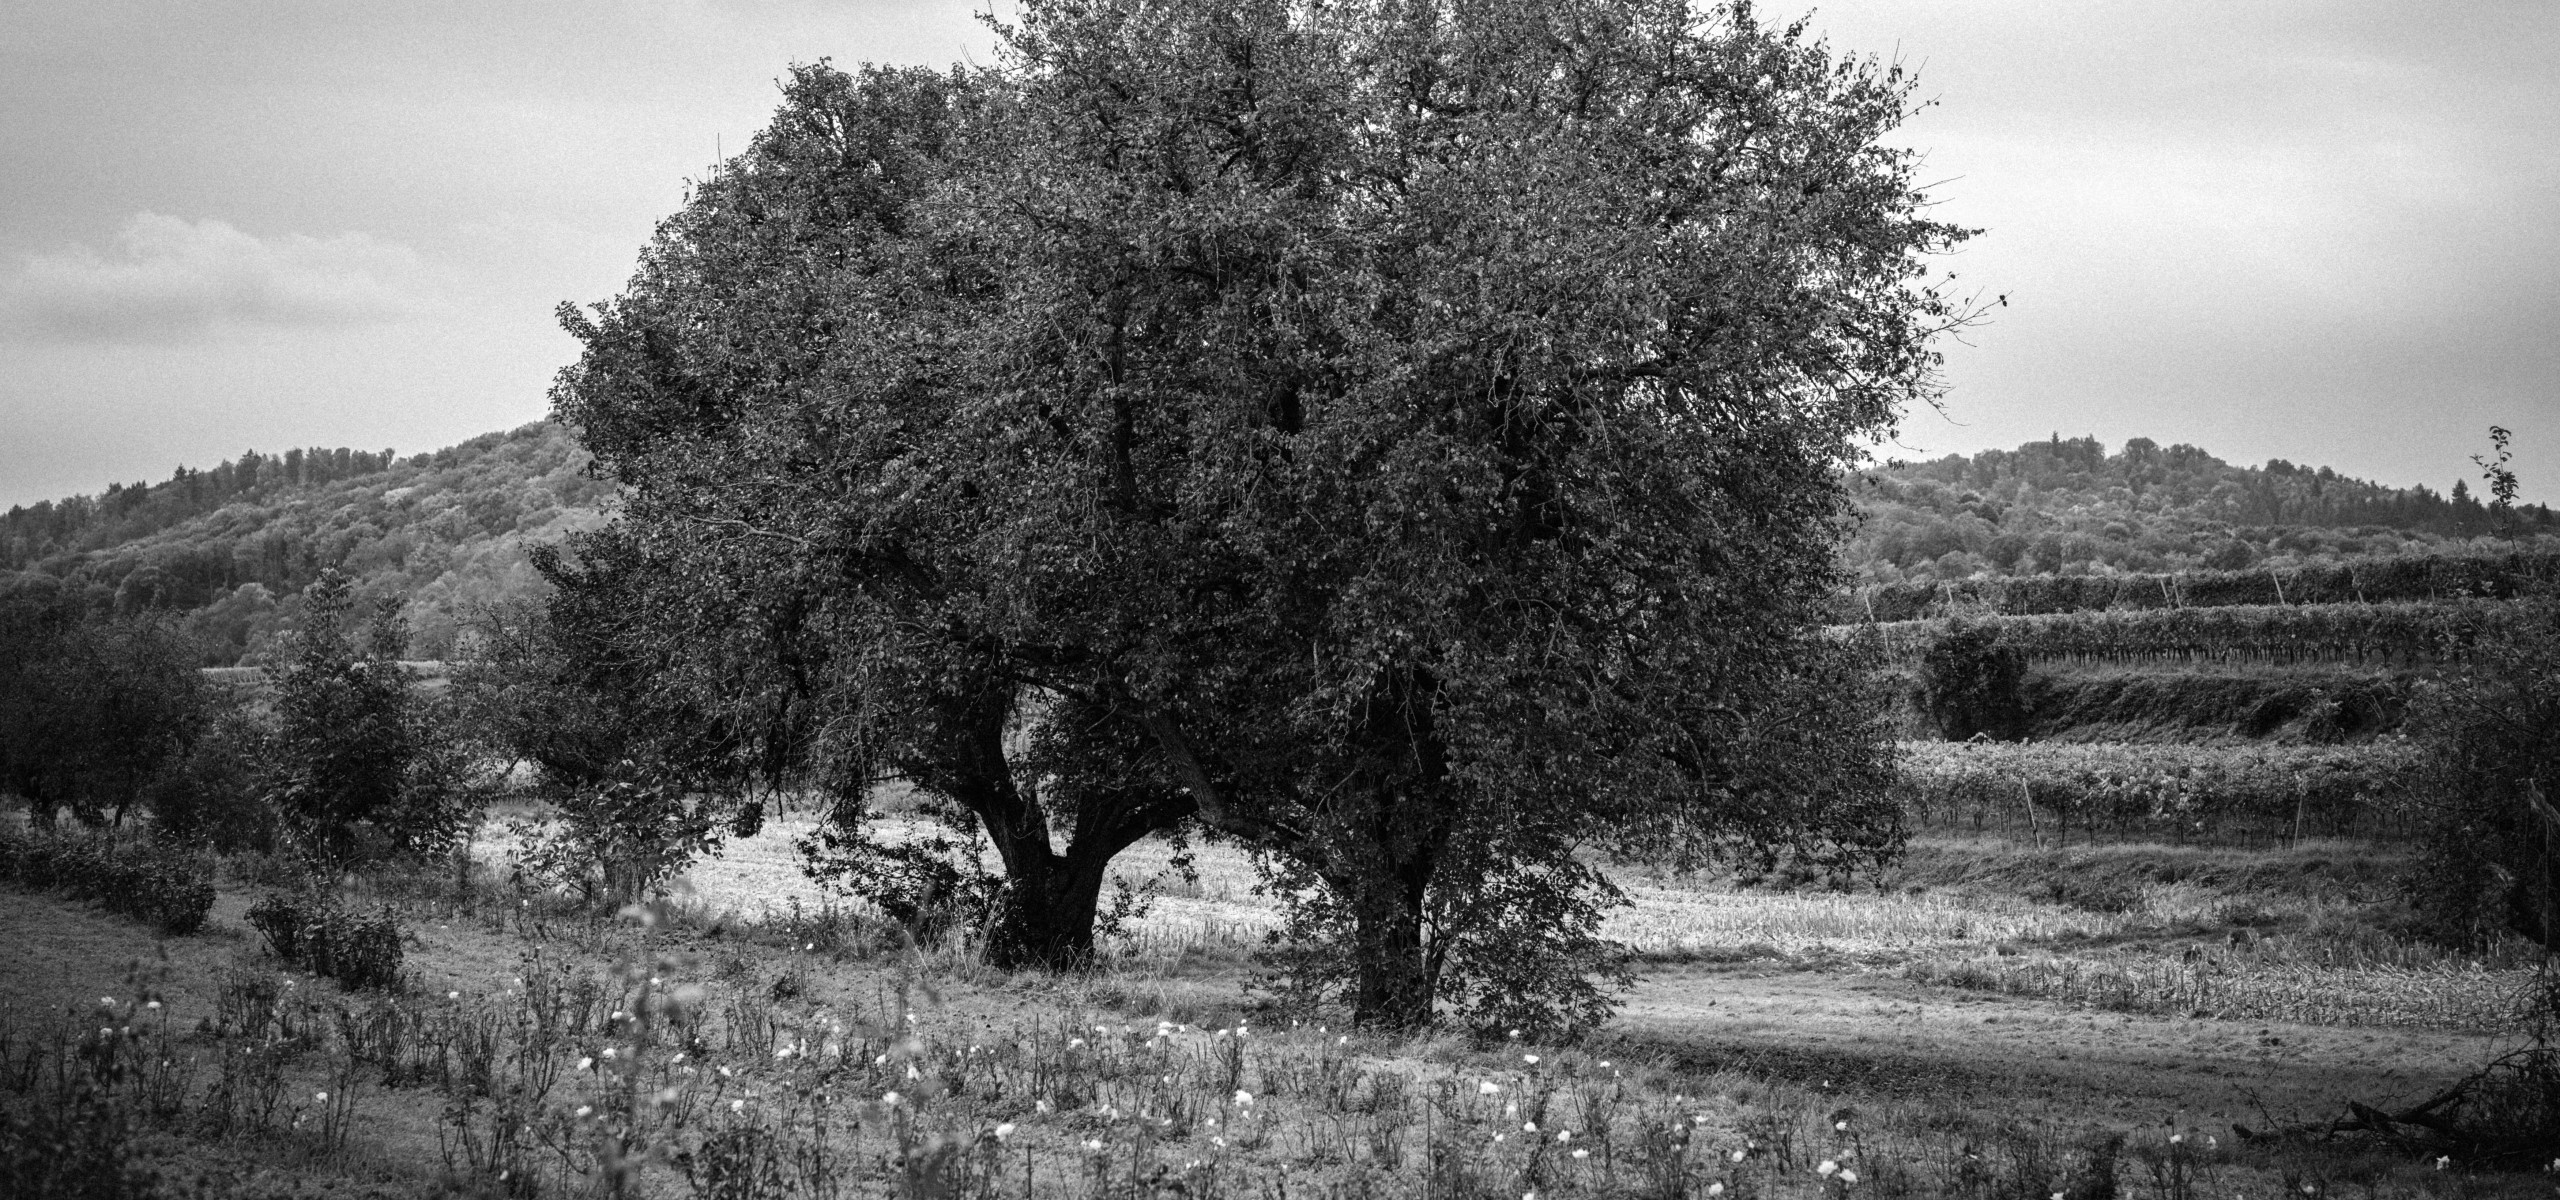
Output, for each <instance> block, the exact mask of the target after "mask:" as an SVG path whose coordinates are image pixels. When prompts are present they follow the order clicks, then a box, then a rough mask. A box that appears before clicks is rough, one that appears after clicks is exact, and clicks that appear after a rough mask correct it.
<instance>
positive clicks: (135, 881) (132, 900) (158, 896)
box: [0, 833, 213, 934]
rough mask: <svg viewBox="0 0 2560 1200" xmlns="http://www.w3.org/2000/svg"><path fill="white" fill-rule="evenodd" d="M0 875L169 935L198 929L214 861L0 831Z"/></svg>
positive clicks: (208, 901) (209, 901)
mask: <svg viewBox="0 0 2560 1200" xmlns="http://www.w3.org/2000/svg"><path fill="white" fill-rule="evenodd" d="M0 878H5V879H8V880H10V881H11V882H14V883H16V884H18V885H20V886H22V887H28V888H39V889H57V888H58V889H60V890H62V891H65V892H69V893H70V894H72V895H74V896H78V897H80V898H82V899H85V900H95V901H98V902H99V903H101V904H104V905H106V906H107V908H108V910H109V911H112V912H116V913H120V914H123V915H124V916H128V917H132V918H134V919H135V920H139V921H149V922H152V923H154V924H156V925H158V926H159V927H160V928H161V929H162V930H164V931H166V932H168V933H172V934H189V933H194V932H195V931H196V930H198V929H201V928H203V927H204V918H205V914H206V913H207V912H209V911H211V910H212V908H213V864H212V862H211V861H210V860H209V859H207V858H206V857H205V856H204V855H202V854H198V853H193V852H189V851H182V850H173V849H168V848H164V847H157V846H144V845H137V844H123V845H118V844H116V843H114V842H109V841H105V840H99V839H87V838H67V837H54V836H49V835H46V834H41V833H0Z"/></svg>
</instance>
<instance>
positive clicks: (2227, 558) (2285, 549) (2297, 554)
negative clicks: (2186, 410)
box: [1845, 438, 2560, 583]
mask: <svg viewBox="0 0 2560 1200" xmlns="http://www.w3.org/2000/svg"><path fill="white" fill-rule="evenodd" d="M1858 501H1859V507H1860V509H1861V510H1862V513H1863V517H1864V519H1863V520H1862V521H1861V522H1860V524H1859V528H1858V532H1857V534H1856V535H1855V536H1854V537H1853V538H1852V539H1851V540H1850V543H1849V546H1848V549H1847V551H1846V554H1845V560H1846V564H1847V566H1848V567H1849V569H1850V571H1851V573H1852V575H1853V578H1854V581H1855V582H1860V583H1898V582H1904V581H1917V582H1940V581H1946V580H1956V579H1968V578H1975V577H1979V576H1985V575H1989V576H2006V575H2041V574H2082V573H2109V572H2175V571H2186V570H2196V569H2199V568H2202V569H2214V570H2225V571H2229V570H2239V569H2243V568H2250V567H2259V566H2279V567H2289V566H2300V565H2304V564H2308V563H2312V562H2318V561H2325V560H2330V559H2338V558H2350V557H2358V556H2370V555H2398V554H2408V553H2412V552H2419V553H2443V552H2448V551H2458V550H2462V549H2469V548H2477V549H2482V550H2488V549H2492V548H2494V549H2496V550H2499V551H2506V550H2510V549H2530V548H2534V547H2536V546H2539V547H2540V548H2542V549H2546V550H2548V549H2551V548H2553V547H2554V545H2555V544H2560V516H2555V514H2554V513H2553V512H2552V511H2551V509H2550V508H2549V507H2548V506H2544V505H2528V506H2521V507H2518V508H2515V509H2513V510H2510V511H2508V512H2505V513H2500V512H2497V511H2495V510H2493V509H2492V508H2490V506H2488V505H2487V504H2484V503H2483V502H2481V501H2480V500H2478V499H2476V498H2474V497H2473V496H2472V494H2471V486H2470V485H2469V484H2468V483H2467V482H2456V483H2455V484H2454V485H2453V490H2452V491H2451V493H2449V494H2445V493H2438V492H2436V491H2434V490H2433V489H2430V488H2427V487H2423V486H2421V487H2415V488H2405V489H2404V488H2389V487H2383V486H2381V485H2378V484H2373V483H2367V482H2365V481H2363V480H2360V479H2352V478H2348V477H2346V476H2343V475H2340V474H2338V473H2336V472H2335V471H2332V470H2330V469H2329V468H2327V467H2320V468H2317V469H2314V468H2311V467H2301V466H2295V465H2294V464H2292V463H2289V462H2286V461H2284V460H2283V459H2276V460H2274V461H2272V462H2269V463H2268V464H2267V465H2265V466H2263V467H2237V466H2233V465H2231V464H2229V463H2225V462H2223V461H2222V460H2221V459H2218V458H2215V457H2213V456H2212V455H2210V454H2207V453H2205V452H2204V451H2203V450H2200V449H2198V448H2196V447H2194V446H2184V445H2180V446H2169V447H2166V448H2163V447H2162V446H2160V445H2159V444H2158V443H2156V442H2153V441H2151V440H2149V439H2147V438H2135V439H2133V440H2132V441H2130V442H2127V443H2125V445H2124V447H2123V449H2121V450H2119V451H2118V452H2116V453H2114V454H2109V453H2107V451H2106V447H2105V446H2104V445H2102V444H2100V443H2099V442H2098V441H2097V440H2096V439H2095V438H2069V439H2064V438H2055V439H2053V440H2050V441H2044V442H2029V443H2027V444H2026V445H2024V446H2020V447H2018V448H2017V449H2016V450H1987V451H1984V452H1983V453H1980V454H1976V455H1973V456H1971V457H1969V458H1968V457H1965V456H1961V455H1950V456H1948V457H1946V458H1942V459H1937V460H1935V461H1931V462H1924V463H1899V464H1893V465H1890V466H1886V467H1879V468H1876V469H1874V470H1870V471H1867V472H1864V473H1863V475H1862V477H1861V478H1860V480H1859V483H1858ZM2510 539H2514V543H2515V544H2512V545H2511V543H2510ZM2474 543H2479V544H2478V545H2477V546H2476V547H2475V546H2474Z"/></svg>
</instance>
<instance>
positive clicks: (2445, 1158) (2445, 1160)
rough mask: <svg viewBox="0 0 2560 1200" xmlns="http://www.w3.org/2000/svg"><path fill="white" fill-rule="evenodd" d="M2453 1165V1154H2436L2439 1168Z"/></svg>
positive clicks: (2437, 1167)
mask: <svg viewBox="0 0 2560 1200" xmlns="http://www.w3.org/2000/svg"><path fill="white" fill-rule="evenodd" d="M2452 1165H2453V1156H2452V1155H2450V1154H2439V1155H2437V1156H2436V1169H2437V1170H2439V1171H2441V1170H2443V1169H2445V1168H2446V1167H2450V1166H2452Z"/></svg>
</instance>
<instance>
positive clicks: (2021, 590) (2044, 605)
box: [1833, 554, 2560, 623]
mask: <svg viewBox="0 0 2560 1200" xmlns="http://www.w3.org/2000/svg"><path fill="white" fill-rule="evenodd" d="M2554 579H2560V554H2510V555H2479V554H2411V555H2400V556H2392V557H2380V558H2359V559H2347V560H2344V561H2340V562H2330V563H2318V564H2314V565H2311V566H2305V567H2286V568H2273V567H2269V568H2259V569H2253V570H2246V571H2184V572H2179V573H2177V574H2171V575H2024V576H2018V577H2015V578H2008V579H1967V580H1961V581H1953V582H1947V583H1888V584H1877V585H1875V586H1872V587H1865V588H1859V589H1857V590H1855V591H1852V592H1849V593H1847V594H1845V595H1843V596H1842V597H1840V598H1839V599H1838V600H1837V601H1836V602H1835V603H1834V607H1833V613H1834V619H1835V620H1838V621H1841V622H1844V623H1845V622H1859V623H1866V622H1891V621H1911V620H1919V619H1922V618H1928V617H1943V616H1948V615H1950V614H1954V613H1988V614H1992V615H1998V616H2012V617H2022V616H2034V615H2038V614H2043V613H2074V612H2090V611H2095V610H2099V609H2127V608H2132V609H2178V608H2227V607H2232V606H2238V605H2271V604H2272V605H2291V604H2390V603H2414V602H2425V601H2439V600H2460V599H2489V600H2506V599H2513V598H2514V597H2516V596H2517V595H2519V594H2521V593H2523V592H2524V591H2526V590H2527V589H2529V588H2531V587H2532V586H2533V585H2534V584H2535V583H2537V582H2548V581H2551V580H2554Z"/></svg>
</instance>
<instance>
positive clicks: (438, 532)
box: [0, 422, 612, 666]
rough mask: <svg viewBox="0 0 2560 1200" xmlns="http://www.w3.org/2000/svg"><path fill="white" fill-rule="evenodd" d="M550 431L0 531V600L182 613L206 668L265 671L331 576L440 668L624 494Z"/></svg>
mask: <svg viewBox="0 0 2560 1200" xmlns="http://www.w3.org/2000/svg"><path fill="white" fill-rule="evenodd" d="M586 464H587V455H586V452H585V451H584V450H582V449H580V448H579V446H578V444H577V441H576V439H575V438H573V437H571V436H570V434H569V432H568V431H567V430H565V429H563V428H561V427H559V426H557V425H553V424H551V423H549V422H539V423H536V424H532V425H526V426H524V427H522V428H519V429H515V430H511V431H508V432H505V433H490V434H484V435H482V436H480V437H476V438H473V439H471V440H470V441H467V442H464V443H462V444H461V445H458V446H452V447H448V448H446V449H443V450H438V451H436V452H434V453H432V454H419V455H415V456H412V457H409V458H405V459H404V458H398V457H396V456H394V455H393V454H392V453H391V452H390V451H383V452H381V453H379V454H371V453H365V452H361V451H348V450H321V449H314V450H307V451H294V452H290V453H287V454H284V455H261V454H257V453H255V452H252V453H248V454H243V455H241V456H240V457H239V458H237V459H234V460H231V461H228V462H224V463H222V464H221V465H219V466H217V467H214V468H212V469H210V470H202V471H197V470H186V469H181V470H179V471H178V472H177V473H176V474H175V475H173V476H172V477H171V478H169V479H168V480H165V481H163V482H160V483H157V484H149V485H145V484H134V485H130V486H118V487H111V488H109V489H108V490H107V491H106V493H105V494H103V495H100V496H96V497H88V496H78V497H73V498H71V499H69V500H64V501H59V502H54V503H46V504H37V505H32V506H24V507H19V508H13V509H11V510H9V512H8V513H6V514H0V590H5V589H8V588H12V587H18V588H76V589H80V590H82V591H84V592H86V593H88V597H89V600H90V603H91V605H92V606H94V607H113V608H115V609H118V610H124V611H130V610H136V609H159V610H168V611H177V612H183V613H188V614H190V615H191V620H192V622H193V623H194V625H195V626H196V627H197V629H198V630H199V631H200V632H201V633H202V635H203V636H204V639H205V643H206V662H207V665H213V666H227V665H231V664H233V663H238V662H241V661H243V660H244V659H246V660H249V661H255V660H256V659H257V657H258V651H259V647H260V646H261V645H262V643H263V642H265V641H266V640H267V639H268V638H269V637H271V636H272V635H273V634H274V633H275V632H276V631H277V630H279V629H281V628H284V627H286V626H288V625H289V623H290V621H291V619H292V611H291V610H292V605H291V604H290V603H289V602H288V601H289V599H290V597H292V596H293V595H294V594H295V593H298V592H299V591H301V589H302V588H303V586H304V585H306V584H308V583H309V582H311V580H312V579H313V578H315V577H316V576H317V575H318V574H319V572H320V571H321V569H322V568H325V567H337V568H339V569H341V570H343V571H346V572H347V573H349V574H351V575H354V576H355V577H356V579H357V581H358V583H357V597H358V599H359V601H361V602H367V603H369V602H372V601H374V600H377V599H384V598H388V599H395V600H398V601H400V602H402V603H403V604H404V606H405V607H406V611H407V615H408V619H409V622H410V626H411V628H412V629H413V630H414V631H415V635H416V641H415V643H414V644H413V645H412V647H411V653H412V654H413V655H415V656H417V657H421V658H440V657H443V656H444V655H445V654H446V653H447V652H449V651H450V650H451V648H452V643H453V638H454V633H455V629H456V625H457V622H458V620H459V619H460V618H461V617H462V616H463V615H464V614H465V613H466V611H467V609H468V607H469V606H470V605H471V604H472V603H473V602H475V601H494V600H499V599H503V598H505V597H508V596H513V595H520V594H524V593H526V592H529V591H531V590H532V589H534V588H536V587H538V586H540V580H539V578H538V576H536V575H535V573H534V571H533V569H532V566H531V564H530V563H529V562H528V561H527V559H526V553H525V551H526V547H527V546H528V545H530V544H531V543H534V542H539V541H547V540H553V539H557V538H559V537H561V536H562V535H564V534H566V533H568V532H570V531H572V530H575V529H580V528H586V527H589V526H592V525H594V524H596V523H598V522H600V521H601V520H602V519H603V518H602V516H601V510H602V509H603V507H604V505H605V503H606V501H607V499H608V498H609V497H610V495H611V492H612V487H611V485H610V484H607V483H605V482H603V481H601V480H598V479H595V478H593V477H591V476H590V475H588V474H587V472H586V469H585V468H586Z"/></svg>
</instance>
